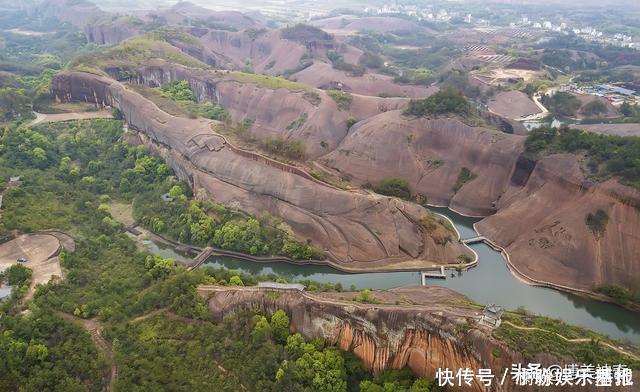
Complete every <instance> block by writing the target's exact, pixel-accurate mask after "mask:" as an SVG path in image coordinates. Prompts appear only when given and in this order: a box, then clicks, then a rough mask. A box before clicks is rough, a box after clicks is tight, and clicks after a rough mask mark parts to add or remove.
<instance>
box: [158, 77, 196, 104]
mask: <svg viewBox="0 0 640 392" xmlns="http://www.w3.org/2000/svg"><path fill="white" fill-rule="evenodd" d="M162 93H163V94H164V95H165V96H166V97H168V98H171V99H173V100H175V101H194V102H195V100H196V96H195V95H194V94H193V91H191V87H190V86H189V82H188V81H186V80H180V81H177V82H173V83H171V84H168V85H165V86H162Z"/></svg>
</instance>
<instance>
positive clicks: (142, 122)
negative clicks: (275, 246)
mask: <svg viewBox="0 0 640 392" xmlns="http://www.w3.org/2000/svg"><path fill="white" fill-rule="evenodd" d="M52 88H53V92H54V94H55V95H56V97H57V98H58V99H61V100H81V101H91V102H96V103H98V104H100V105H109V106H113V107H117V108H119V109H120V110H121V112H122V113H123V115H124V117H125V119H126V121H127V123H128V124H129V126H130V128H131V129H134V130H138V131H139V137H140V138H141V140H142V141H143V142H144V143H145V144H147V145H148V146H149V147H150V148H152V149H153V150H155V151H156V152H157V153H158V154H160V155H162V156H163V157H164V158H165V159H166V160H167V161H168V162H169V163H170V164H171V166H172V167H173V168H174V170H175V171H176V173H177V174H178V175H179V176H180V178H182V179H184V180H186V181H189V182H190V183H191V184H192V186H193V188H194V190H195V191H196V193H199V194H205V195H208V197H213V198H215V199H216V200H219V201H221V202H224V203H226V204H229V205H233V206H236V207H237V208H239V209H241V210H244V211H246V212H248V213H251V214H259V213H260V212H262V211H268V212H270V213H271V214H273V215H276V216H280V217H282V218H283V219H284V220H285V221H286V222H287V223H288V224H289V225H290V226H291V227H292V228H293V230H294V232H295V233H296V234H297V235H298V236H299V237H301V238H306V239H309V240H311V241H312V243H313V244H314V245H316V246H318V247H320V248H321V249H324V250H325V251H326V253H327V254H328V255H329V257H330V259H332V260H333V261H334V262H337V263H339V264H341V265H345V266H348V267H350V268H362V269H368V268H386V267H389V268H420V267H421V266H424V265H429V263H430V262H444V263H450V262H455V259H456V257H457V256H459V255H461V254H469V251H468V249H466V248H465V247H463V246H462V245H461V244H458V243H455V242H447V243H446V244H445V245H438V244H436V243H435V242H434V240H433V239H432V238H430V237H429V236H428V235H426V234H425V233H424V232H423V230H422V228H421V226H420V225H419V224H417V223H416V222H417V221H418V220H419V219H421V217H422V216H424V214H426V210H424V209H423V208H422V207H419V206H417V205H413V204H410V203H403V202H401V201H399V200H396V199H390V198H386V197H381V196H374V195H370V194H365V193H355V192H347V191H342V190H338V189H335V188H332V187H330V186H327V185H324V184H322V183H320V182H318V181H314V180H313V178H310V177H309V176H304V175H301V174H300V173H299V171H296V170H295V168H292V167H289V166H286V165H283V164H281V163H279V162H275V161H272V160H269V159H267V158H264V157H262V156H259V155H257V154H255V153H251V152H248V151H244V150H239V149H238V148H236V147H234V146H232V145H230V144H228V143H227V142H226V140H225V139H224V138H223V137H222V136H220V135H218V134H216V133H215V132H214V131H213V130H212V125H215V123H214V122H213V121H209V120H202V119H199V120H198V119H187V118H178V117H173V116H171V115H168V114H167V113H165V112H163V111H161V110H160V109H159V108H158V107H157V106H155V105H154V104H153V103H152V102H150V101H148V100H147V99H145V98H144V97H142V96H141V95H139V94H138V93H136V92H133V91H131V90H128V89H127V88H126V87H125V86H123V85H122V84H120V83H118V82H116V81H113V80H111V79H108V78H104V77H99V76H95V75H90V74H85V73H64V74H59V75H57V76H56V78H55V79H54V81H53V83H52Z"/></svg>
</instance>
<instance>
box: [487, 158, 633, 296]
mask: <svg viewBox="0 0 640 392" xmlns="http://www.w3.org/2000/svg"><path fill="white" fill-rule="evenodd" d="M498 208H499V210H498V213H497V214H495V215H493V216H490V217H487V218H485V219H484V220H482V221H481V222H480V223H479V224H478V225H477V228H478V230H479V232H480V233H482V234H483V235H485V236H488V237H490V238H492V239H494V240H495V241H496V242H497V243H498V244H499V245H501V246H503V247H505V248H506V249H507V251H508V252H509V253H510V255H511V261H512V263H513V264H514V265H515V266H516V267H517V268H518V269H519V270H521V271H522V272H523V273H524V274H525V275H528V276H530V277H532V278H535V279H538V280H541V281H546V282H551V283H554V284H560V285H566V286H571V287H579V288H583V289H593V288H594V287H596V286H599V285H603V284H611V283H616V284H622V285H624V286H627V287H633V285H635V284H637V283H638V282H640V270H639V268H638V266H639V264H638V263H640V230H639V228H640V192H639V191H637V190H635V189H633V188H630V187H627V186H623V185H621V184H619V183H618V182H617V181H615V180H609V181H606V182H604V183H592V182H589V181H585V179H584V176H583V174H582V172H581V169H580V164H579V162H578V159H577V157H576V156H574V155H571V154H560V155H553V156H549V157H546V158H544V159H542V160H540V161H539V162H537V164H536V165H535V168H534V169H533V171H532V172H531V174H530V176H529V177H528V178H527V180H526V182H523V183H520V184H518V183H513V184H512V185H511V186H510V187H509V188H508V189H507V191H506V192H505V194H504V195H503V196H502V198H501V199H500V202H499V204H498ZM598 209H601V210H603V211H605V212H606V214H607V215H608V217H609V220H608V223H607V224H606V226H605V227H604V232H603V233H601V234H596V233H594V232H593V231H592V230H591V229H590V228H589V226H588V225H587V223H586V217H587V215H588V214H595V213H596V211H597V210H598Z"/></svg>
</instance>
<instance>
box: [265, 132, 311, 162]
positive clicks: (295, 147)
mask: <svg viewBox="0 0 640 392" xmlns="http://www.w3.org/2000/svg"><path fill="white" fill-rule="evenodd" d="M263 147H264V149H265V150H267V151H269V152H270V153H272V154H276V155H279V156H283V157H286V158H289V159H303V158H304V157H305V154H306V153H305V150H306V148H305V145H304V143H302V142H301V141H300V140H296V139H294V140H288V139H286V138H284V137H282V136H273V137H269V138H267V139H266V140H265V141H264V142H263Z"/></svg>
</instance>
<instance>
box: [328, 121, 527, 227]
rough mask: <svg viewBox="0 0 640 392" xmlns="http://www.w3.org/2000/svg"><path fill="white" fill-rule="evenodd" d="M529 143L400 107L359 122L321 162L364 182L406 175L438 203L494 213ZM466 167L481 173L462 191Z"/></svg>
mask: <svg viewBox="0 0 640 392" xmlns="http://www.w3.org/2000/svg"><path fill="white" fill-rule="evenodd" d="M523 144H524V138H523V137H520V136H516V135H509V134H506V133H504V132H499V131H495V130H491V129H488V128H480V127H471V126H468V125H465V124H464V123H462V122H461V121H460V120H458V119H456V118H439V119H428V118H410V117H405V116H403V115H402V112H401V111H398V110H396V111H389V112H386V113H382V114H379V115H377V116H374V117H371V118H369V119H367V120H364V121H361V122H359V123H358V124H356V125H355V126H354V127H353V128H352V129H351V130H350V132H349V135H348V136H347V137H346V138H345V140H344V141H343V142H342V143H341V144H340V146H339V147H338V148H337V149H336V150H334V151H333V152H331V153H329V154H327V155H325V156H324V157H322V158H321V159H320V161H321V162H322V163H323V164H325V165H326V166H328V167H331V168H334V169H336V170H338V171H340V172H341V173H343V174H345V175H349V176H351V177H352V178H353V180H355V181H357V182H358V183H364V182H377V181H380V180H382V179H384V178H387V177H402V178H404V179H406V180H407V181H408V182H409V185H410V186H411V188H412V190H413V191H414V192H416V193H421V194H423V195H425V196H426V197H427V199H428V200H429V202H430V203H432V204H437V205H448V206H451V207H452V208H455V209H456V210H459V211H461V212H464V213H467V214H472V215H488V214H491V213H493V212H495V209H496V206H495V201H496V200H497V199H498V198H499V197H500V194H501V193H502V192H503V191H504V189H505V188H506V187H507V185H508V183H509V180H510V178H511V176H512V172H513V170H514V166H515V162H516V160H517V159H518V156H519V155H520V153H521V152H522V150H523ZM463 168H467V169H469V170H470V171H471V173H473V175H475V178H474V179H473V180H471V181H470V182H468V183H467V184H464V185H463V186H462V187H461V188H460V189H459V190H458V191H457V192H456V191H455V190H454V187H455V185H456V182H457V181H458V176H459V175H460V172H461V170H462V169H463Z"/></svg>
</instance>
